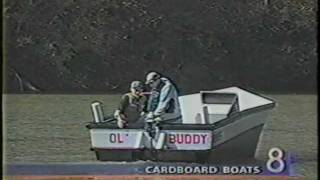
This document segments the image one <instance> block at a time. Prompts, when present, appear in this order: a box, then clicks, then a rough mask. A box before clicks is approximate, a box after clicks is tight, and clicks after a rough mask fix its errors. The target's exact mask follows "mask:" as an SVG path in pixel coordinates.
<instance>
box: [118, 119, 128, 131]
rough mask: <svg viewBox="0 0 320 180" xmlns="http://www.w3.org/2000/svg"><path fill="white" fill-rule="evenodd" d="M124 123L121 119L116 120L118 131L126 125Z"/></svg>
mask: <svg viewBox="0 0 320 180" xmlns="http://www.w3.org/2000/svg"><path fill="white" fill-rule="evenodd" d="M126 123H127V122H126V121H124V120H122V119H121V118H119V119H117V125H118V127H119V128H120V129H122V128H124V127H125V125H126Z"/></svg>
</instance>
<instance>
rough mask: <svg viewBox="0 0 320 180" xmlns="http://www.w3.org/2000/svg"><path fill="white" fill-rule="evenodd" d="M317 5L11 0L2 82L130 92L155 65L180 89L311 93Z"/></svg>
mask: <svg viewBox="0 0 320 180" xmlns="http://www.w3.org/2000/svg"><path fill="white" fill-rule="evenodd" d="M267 2H268V3H267ZM266 3H267V4H266ZM316 10H317V2H316V1H315V0H278V1H271V0H270V1H267V0H265V1H263V0H225V1H213V0H152V1H150V0H123V1H119V0H95V1H90V0H82V1H80V0H64V1H60V0H50V1H47V0H29V1H20V0H7V1H6V2H5V5H4V20H5V40H6V41H5V52H6V54H5V57H6V58H5V59H6V61H5V68H6V69H5V70H6V76H7V79H6V87H5V91H6V92H9V93H19V92H22V93H25V92H29V91H31V92H41V93H105V92H124V91H127V89H128V86H129V83H130V82H131V81H133V80H137V79H140V80H143V79H144V76H145V74H146V73H147V72H148V71H150V70H156V71H159V72H161V73H162V74H165V75H166V76H168V77H170V78H171V79H173V80H174V81H175V82H176V84H177V85H178V86H179V89H180V90H181V91H182V93H183V94H184V93H190V92H196V91H199V90H209V89H215V88H221V87H226V86H241V87H244V88H249V89H255V90H259V91H269V92H315V89H316V71H317V67H316V66H317V52H316Z"/></svg>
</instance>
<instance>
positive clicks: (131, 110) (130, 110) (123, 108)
mask: <svg viewBox="0 0 320 180" xmlns="http://www.w3.org/2000/svg"><path fill="white" fill-rule="evenodd" d="M142 92H143V84H142V82H140V81H133V82H132V83H131V85H130V92H129V93H127V94H125V95H123V96H122V98H121V101H120V105H119V108H118V109H117V110H116V111H115V112H114V118H116V119H117V125H118V127H119V128H125V127H126V126H127V125H128V124H133V123H136V122H138V120H139V119H140V117H141V114H143V113H144V110H145V109H146V106H145V105H146V102H147V98H146V96H145V95H143V94H142Z"/></svg>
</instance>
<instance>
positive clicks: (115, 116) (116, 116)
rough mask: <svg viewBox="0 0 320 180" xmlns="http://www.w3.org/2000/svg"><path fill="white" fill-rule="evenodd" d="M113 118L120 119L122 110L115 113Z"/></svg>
mask: <svg viewBox="0 0 320 180" xmlns="http://www.w3.org/2000/svg"><path fill="white" fill-rule="evenodd" d="M113 117H114V118H116V119H118V118H119V117H120V110H116V111H115V112H114V113H113Z"/></svg>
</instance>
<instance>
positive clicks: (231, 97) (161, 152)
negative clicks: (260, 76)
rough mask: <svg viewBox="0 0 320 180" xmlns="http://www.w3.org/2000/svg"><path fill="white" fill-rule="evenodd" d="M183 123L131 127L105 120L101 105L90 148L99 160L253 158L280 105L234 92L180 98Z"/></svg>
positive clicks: (96, 111) (234, 89) (96, 105)
mask: <svg viewBox="0 0 320 180" xmlns="http://www.w3.org/2000/svg"><path fill="white" fill-rule="evenodd" d="M179 103H180V108H181V113H182V123H179V124H175V123H163V124H161V123H160V124H156V125H155V124H150V123H146V124H147V125H144V126H141V125H135V124H133V125H129V126H128V127H127V128H125V129H119V128H118V127H117V126H116V124H115V123H114V122H101V121H103V113H102V112H103V111H102V109H101V106H100V105H99V103H93V104H92V110H93V115H94V122H92V123H90V124H88V125H87V128H88V129H89V131H90V137H91V149H92V150H93V151H94V152H95V153H96V157H97V159H98V160H100V161H137V160H153V161H169V162H170V161H174V162H177V161H184V162H218V161H228V160H235V159H239V160H241V159H250V158H254V155H255V151H256V148H257V144H258V141H259V137H260V134H261V132H262V129H263V126H264V124H265V122H266V121H267V119H268V115H269V114H270V112H271V111H270V110H271V109H272V108H274V106H275V102H274V101H273V100H271V99H269V98H266V97H263V96H261V95H258V94H256V93H253V92H249V91H247V90H244V89H241V88H238V87H230V88H225V89H219V90H214V91H201V92H199V93H196V94H190V95H184V96H180V97H179Z"/></svg>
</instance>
